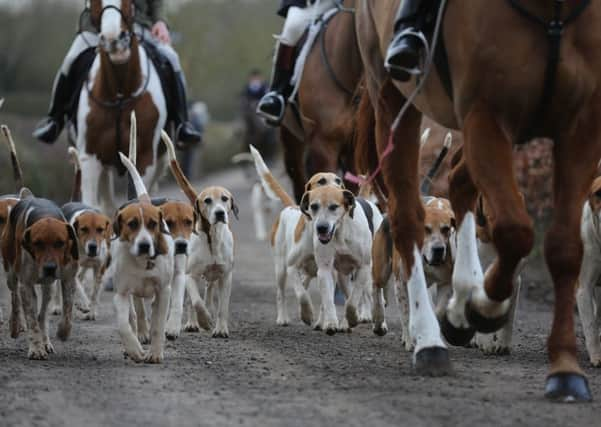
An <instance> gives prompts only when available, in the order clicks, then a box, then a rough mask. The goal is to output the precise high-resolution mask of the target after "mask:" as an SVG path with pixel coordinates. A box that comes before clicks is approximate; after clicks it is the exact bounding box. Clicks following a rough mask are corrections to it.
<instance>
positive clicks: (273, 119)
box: [256, 91, 286, 126]
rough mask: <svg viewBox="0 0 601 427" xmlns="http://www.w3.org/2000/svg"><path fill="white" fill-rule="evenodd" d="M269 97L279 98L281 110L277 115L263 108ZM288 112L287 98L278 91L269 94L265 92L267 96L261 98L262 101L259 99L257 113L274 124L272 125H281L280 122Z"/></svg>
mask: <svg viewBox="0 0 601 427" xmlns="http://www.w3.org/2000/svg"><path fill="white" fill-rule="evenodd" d="M269 98H272V99H273V98H275V100H277V102H279V103H280V111H279V113H278V114H277V115H274V114H271V113H269V112H267V111H264V110H263V109H262V108H263V107H264V105H265V103H266V101H267V99H269ZM285 112H286V100H285V99H284V97H283V96H282V95H281V94H279V93H277V92H276V91H271V92H269V93H267V94H265V96H264V97H263V98H262V99H261V101H259V104H258V105H257V110H256V113H257V114H258V115H259V116H261V117H263V118H264V119H265V120H266V121H267V123H268V124H270V125H272V126H279V124H280V123H281V122H282V120H283V119H284V113H285Z"/></svg>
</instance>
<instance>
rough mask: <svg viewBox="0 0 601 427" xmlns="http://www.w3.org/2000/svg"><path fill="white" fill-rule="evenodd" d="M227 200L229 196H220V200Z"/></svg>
mask: <svg viewBox="0 0 601 427" xmlns="http://www.w3.org/2000/svg"><path fill="white" fill-rule="evenodd" d="M228 200H229V198H228V197H227V196H221V201H222V202H227V201H228Z"/></svg>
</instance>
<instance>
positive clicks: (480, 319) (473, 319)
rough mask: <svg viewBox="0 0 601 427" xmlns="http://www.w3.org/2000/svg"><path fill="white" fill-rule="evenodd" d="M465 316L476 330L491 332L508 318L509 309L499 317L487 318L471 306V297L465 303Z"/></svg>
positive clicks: (500, 326)
mask: <svg viewBox="0 0 601 427" xmlns="http://www.w3.org/2000/svg"><path fill="white" fill-rule="evenodd" d="M465 318H466V319H467V321H468V322H469V323H470V325H472V326H473V327H474V328H475V329H476V331H478V332H481V333H483V334H492V333H493V332H497V331H498V330H499V329H501V328H502V327H503V326H505V324H506V323H507V321H508V320H509V310H507V312H506V313H505V314H503V315H502V316H500V317H495V318H492V319H491V318H488V317H484V316H482V315H481V314H480V313H478V311H476V310H475V309H474V308H472V304H471V298H470V299H469V300H468V301H467V304H465Z"/></svg>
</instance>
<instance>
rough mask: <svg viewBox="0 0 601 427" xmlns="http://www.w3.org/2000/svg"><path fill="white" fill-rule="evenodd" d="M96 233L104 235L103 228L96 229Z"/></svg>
mask: <svg viewBox="0 0 601 427" xmlns="http://www.w3.org/2000/svg"><path fill="white" fill-rule="evenodd" d="M96 233H98V234H102V233H104V228H102V227H98V228H97V229H96Z"/></svg>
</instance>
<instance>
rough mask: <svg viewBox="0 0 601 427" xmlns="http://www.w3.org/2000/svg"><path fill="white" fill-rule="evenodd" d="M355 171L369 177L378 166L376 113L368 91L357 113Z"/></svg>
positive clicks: (360, 102)
mask: <svg viewBox="0 0 601 427" xmlns="http://www.w3.org/2000/svg"><path fill="white" fill-rule="evenodd" d="M355 114H356V117H355V169H356V171H357V173H360V174H366V175H369V173H370V172H371V171H374V170H375V169H376V168H377V165H378V151H377V149H376V144H375V140H376V132H375V129H376V112H375V110H374V107H373V105H372V103H371V100H370V99H369V94H368V93H367V90H365V91H363V94H362V95H361V100H360V101H359V106H358V107H357V112H356V113H355Z"/></svg>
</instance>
